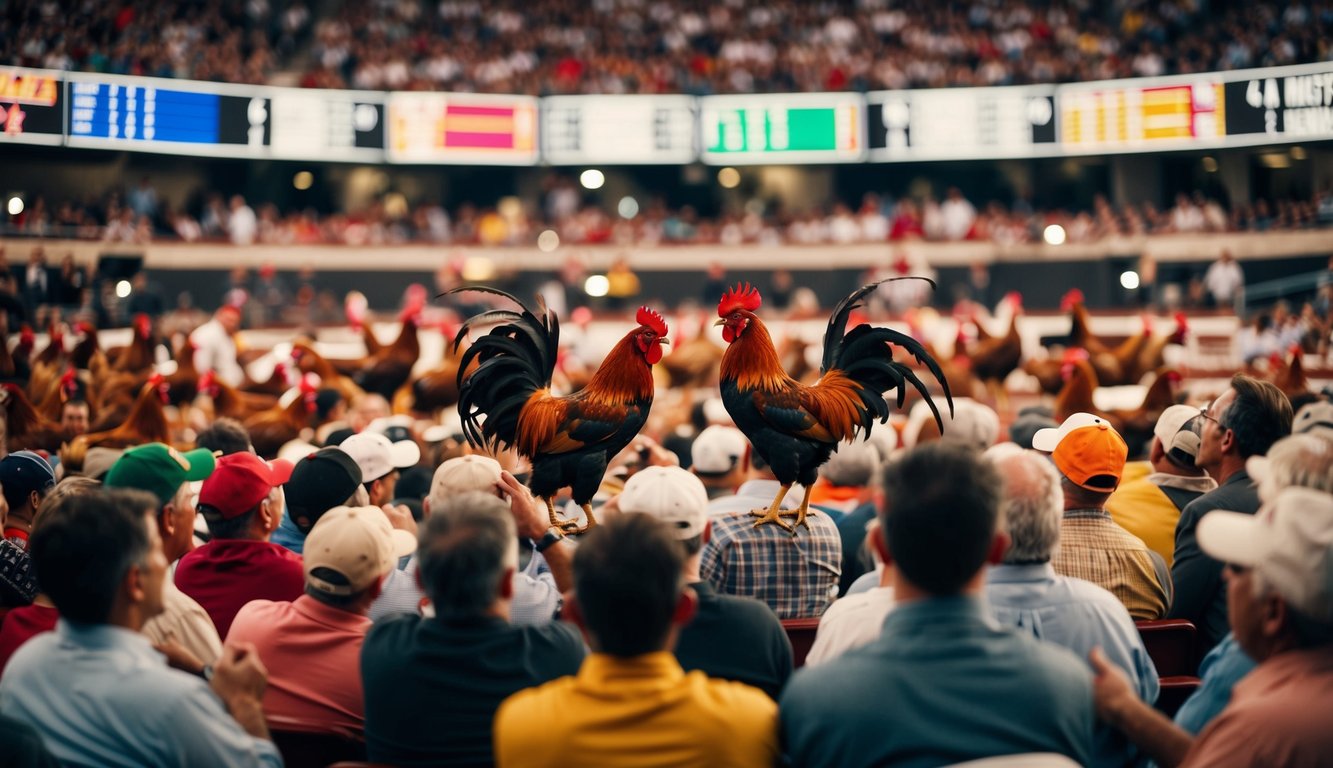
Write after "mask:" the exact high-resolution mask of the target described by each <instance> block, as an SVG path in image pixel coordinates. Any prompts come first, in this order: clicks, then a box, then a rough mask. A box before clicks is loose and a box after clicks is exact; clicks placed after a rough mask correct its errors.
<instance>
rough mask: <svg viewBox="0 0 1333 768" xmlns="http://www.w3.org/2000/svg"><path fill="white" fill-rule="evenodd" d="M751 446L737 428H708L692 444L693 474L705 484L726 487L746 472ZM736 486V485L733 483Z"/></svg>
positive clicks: (691, 468) (715, 426) (691, 466)
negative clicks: (747, 454)
mask: <svg viewBox="0 0 1333 768" xmlns="http://www.w3.org/2000/svg"><path fill="white" fill-rule="evenodd" d="M749 449H750V442H749V441H748V440H747V439H746V438H745V433H744V432H741V431H740V430H739V429H736V428H735V427H726V426H722V425H719V424H715V425H713V426H711V427H705V428H704V429H703V430H702V431H701V432H699V434H698V436H696V437H695V438H694V442H693V443H691V444H690V471H692V472H694V474H696V475H698V476H699V477H700V478H701V479H702V480H703V481H704V482H705V483H709V484H726V483H728V482H730V481H731V480H733V479H735V478H736V477H738V476H739V475H741V474H744V472H745V469H746V460H745V455H746V452H747V451H749ZM732 485H735V483H732Z"/></svg>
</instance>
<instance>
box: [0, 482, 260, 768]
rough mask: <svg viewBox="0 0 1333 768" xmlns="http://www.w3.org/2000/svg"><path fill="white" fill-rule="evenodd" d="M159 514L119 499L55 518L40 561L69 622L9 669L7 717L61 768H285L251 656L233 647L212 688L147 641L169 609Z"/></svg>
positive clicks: (141, 501) (63, 508) (127, 497)
mask: <svg viewBox="0 0 1333 768" xmlns="http://www.w3.org/2000/svg"><path fill="white" fill-rule="evenodd" d="M156 507H157V500H156V499H155V498H153V497H152V496H150V495H148V494H144V493H141V492H137V491H112V492H109V493H105V494H94V495H89V496H82V497H79V496H71V497H67V498H65V499H63V500H62V501H61V502H60V504H59V505H57V506H55V507H53V508H52V509H51V510H50V512H51V516H52V519H51V521H50V522H49V524H46V525H44V526H43V527H42V530H40V531H39V532H38V533H37V534H36V535H35V536H34V538H33V540H32V551H33V556H34V562H35V563H36V566H37V578H38V581H40V582H41V585H42V591H43V592H44V593H46V594H47V595H48V596H50V598H51V601H52V602H54V603H55V605H56V609H57V610H58V611H59V612H60V621H59V624H58V625H57V627H56V631H55V632H53V633H50V634H45V635H42V636H40V637H37V638H34V639H33V640H31V641H30V642H28V643H27V644H26V645H24V646H23V647H22V648H20V649H19V650H18V652H17V653H15V654H14V656H13V658H11V659H10V661H9V665H8V667H7V668H6V669H7V672H6V674H5V676H4V678H3V679H2V680H0V714H3V715H5V716H7V717H17V718H20V719H22V720H23V721H24V722H26V723H28V724H29V725H31V726H33V727H34V728H35V729H37V731H38V732H39V733H40V734H41V736H42V741H43V742H44V743H45V744H46V747H47V748H48V749H50V750H51V752H52V754H54V755H55V757H56V759H57V760H59V761H60V762H61V763H63V764H74V765H118V766H119V765H125V766H129V765H191V766H195V765H198V766H253V765H271V766H281V765H282V758H281V757H280V756H279V755H278V751H277V749H276V748H274V746H273V743H272V742H270V741H269V740H268V727H267V725H266V724H265V722H264V715H263V710H262V709H261V707H260V696H261V693H262V691H263V689H264V681H265V677H266V674H265V671H264V667H263V665H262V664H261V663H260V661H259V657H258V655H257V654H255V652H254V649H253V648H252V647H249V646H228V647H227V648H226V650H225V652H224V653H223V655H222V657H221V658H220V659H219V660H218V663H217V666H216V668H215V669H214V673H213V677H212V680H211V685H210V683H208V682H205V681H204V680H203V679H201V678H199V677H195V676H193V675H189V674H186V673H184V672H180V671H178V670H173V669H169V668H167V666H166V665H165V664H164V663H163V661H162V657H161V656H160V655H158V654H157V653H156V652H155V651H154V650H153V648H152V646H151V645H150V644H149V641H148V639H147V638H145V637H143V635H141V634H140V633H139V630H140V629H141V628H142V626H143V622H144V621H145V620H146V619H149V618H152V617H153V616H155V615H156V614H157V613H158V612H159V611H161V609H162V594H161V592H162V584H163V583H164V582H165V580H166V578H167V560H166V557H164V556H163V554H162V547H161V544H160V543H159V542H158V541H157V526H156V525H154V523H153V513H154V510H155V509H156ZM75 691H77V692H78V695H73V692H75Z"/></svg>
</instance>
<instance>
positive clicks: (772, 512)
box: [750, 483, 795, 533]
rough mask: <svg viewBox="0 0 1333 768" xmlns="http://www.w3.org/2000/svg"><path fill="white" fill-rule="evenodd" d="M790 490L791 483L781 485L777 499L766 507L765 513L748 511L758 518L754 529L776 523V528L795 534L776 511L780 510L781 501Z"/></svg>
mask: <svg viewBox="0 0 1333 768" xmlns="http://www.w3.org/2000/svg"><path fill="white" fill-rule="evenodd" d="M790 490H791V483H783V485H782V490H780V491H778V495H777V498H775V499H773V503H772V504H770V505H768V511H767V512H760V511H759V510H757V509H755V510H751V511H750V514H751V515H754V516H755V517H757V518H759V519H758V520H756V521H755V523H754V527H755V528H758V527H759V526H761V525H763V524H764V523H777V525H778V527H779V528H781V529H783V530H784V531H791V532H792V533H795V529H794V528H792V527H791V526H790V525H788V524H787V522H786V521H784V520H783V519H782V516H781V515H779V514H778V511H779V510H780V509H781V508H782V500H783V499H784V498H786V496H787V491H790Z"/></svg>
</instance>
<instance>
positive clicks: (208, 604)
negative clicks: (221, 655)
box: [176, 539, 305, 640]
mask: <svg viewBox="0 0 1333 768" xmlns="http://www.w3.org/2000/svg"><path fill="white" fill-rule="evenodd" d="M176 586H177V587H179V588H180V591H182V592H184V593H185V594H187V595H189V596H190V597H192V598H194V600H195V602H197V603H199V605H201V606H203V609H204V610H205V611H207V612H208V615H209V617H210V618H212V619H213V625H214V626H216V627H217V628H218V635H219V636H220V637H222V639H223V640H226V638H227V631H228V630H229V629H231V622H232V619H235V618H236V612H237V611H239V610H241V606H243V605H245V604H246V603H248V602H250V601H251V600H275V601H284V602H291V601H292V600H295V599H296V598H298V597H300V596H301V595H303V594H305V572H304V568H303V567H302V565H301V556H300V555H297V554H294V553H292V552H291V551H290V550H287V549H284V548H282V547H280V546H278V545H277V544H272V543H269V542H267V541H250V540H248V539H221V540H219V539H214V540H213V541H210V542H208V543H207V544H205V545H204V546H202V547H199V548H198V549H196V550H194V551H193V552H190V553H189V554H187V555H185V557H182V558H181V561H180V564H179V565H177V566H176Z"/></svg>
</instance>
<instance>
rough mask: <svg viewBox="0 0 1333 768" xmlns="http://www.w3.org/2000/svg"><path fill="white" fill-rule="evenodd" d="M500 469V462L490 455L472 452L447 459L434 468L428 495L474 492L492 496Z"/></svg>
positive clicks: (452, 494) (441, 495)
mask: <svg viewBox="0 0 1333 768" xmlns="http://www.w3.org/2000/svg"><path fill="white" fill-rule="evenodd" d="M500 470H501V467H500V462H498V461H496V460H495V459H492V458H491V457H490V456H477V455H475V454H473V455H470V456H458V457H456V458H452V459H449V460H448V461H446V462H444V463H443V464H441V465H440V468H439V469H437V470H435V476H434V477H433V478H432V479H431V483H430V495H431V496H432V497H433V498H436V499H439V498H444V497H448V496H455V495H457V494H460V493H474V492H480V493H485V494H489V495H492V496H493V495H495V484H496V483H498V482H500Z"/></svg>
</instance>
